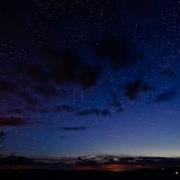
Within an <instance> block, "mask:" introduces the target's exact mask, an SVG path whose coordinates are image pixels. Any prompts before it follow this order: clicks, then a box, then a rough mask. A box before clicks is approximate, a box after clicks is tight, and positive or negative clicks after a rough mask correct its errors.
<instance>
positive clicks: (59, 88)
mask: <svg viewBox="0 0 180 180" xmlns="http://www.w3.org/2000/svg"><path fill="white" fill-rule="evenodd" d="M179 19H180V1H178V0H165V1H162V0H156V1H155V0H152V1H144V0H137V1H136V2H135V1H133V0H96V1H95V0H74V1H72V0H71V1H70V0H61V1H58V0H46V1H44V0H32V1H28V2H27V3H26V2H23V1H20V0H19V1H17V2H11V1H10V0H6V1H2V2H1V3H0V24H1V27H2V28H1V29H0V37H1V38H0V67H1V68H0V128H1V129H0V150H1V153H2V154H11V153H15V154H18V155H23V156H35V157H59V156H70V155H84V154H101V153H109V154H117V153H122V154H130V155H150V156H179V155H180V152H179V148H180V141H179V139H178V137H179V136H180V133H179V128H178V127H179V125H180V121H179V117H180V112H179V100H180V96H179V95H180V94H179V90H180V86H179V84H180V80H179V74H180V70H179V69H180V63H179V58H180V21H179Z"/></svg>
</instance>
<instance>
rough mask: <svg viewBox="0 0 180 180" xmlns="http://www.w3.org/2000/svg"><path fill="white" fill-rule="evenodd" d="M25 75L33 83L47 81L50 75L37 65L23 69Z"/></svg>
mask: <svg viewBox="0 0 180 180" xmlns="http://www.w3.org/2000/svg"><path fill="white" fill-rule="evenodd" d="M25 73H26V75H27V76H28V77H29V78H30V79H32V80H34V81H48V80H49V79H50V74H49V73H48V72H47V71H46V70H45V68H44V67H43V66H41V65H39V64H30V65H27V66H26V67H25Z"/></svg>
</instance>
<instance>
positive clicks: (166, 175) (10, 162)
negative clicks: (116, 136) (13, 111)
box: [0, 155, 180, 180]
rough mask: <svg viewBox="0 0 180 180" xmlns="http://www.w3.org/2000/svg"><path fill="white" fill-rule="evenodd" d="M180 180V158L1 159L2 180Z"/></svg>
mask: <svg viewBox="0 0 180 180" xmlns="http://www.w3.org/2000/svg"><path fill="white" fill-rule="evenodd" d="M6 179H17V180H36V179H38V180H40V179H43V180H56V179H57V180H66V179H72V180H95V179H98V180H101V179H102V180H106V179H110V180H116V179H118V180H119V179H120V180H121V179H145V180H149V179H151V180H154V179H170V180H173V179H180V159H179V158H160V157H159V158H158V157H156V158H154V157H122V156H94V157H92V156H84V157H77V158H61V159H34V158H26V157H20V156H15V155H11V156H2V155H1V156H0V180H6Z"/></svg>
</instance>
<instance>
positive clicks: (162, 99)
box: [155, 89, 178, 103]
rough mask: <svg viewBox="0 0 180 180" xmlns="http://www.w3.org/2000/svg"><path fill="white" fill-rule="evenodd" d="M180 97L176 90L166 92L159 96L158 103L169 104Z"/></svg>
mask: <svg viewBox="0 0 180 180" xmlns="http://www.w3.org/2000/svg"><path fill="white" fill-rule="evenodd" d="M177 96H178V92H177V91H176V90H171V89H170V90H166V91H164V92H162V93H160V94H158V95H157V97H156V100H155V101H156V102H162V103H163V102H168V101H171V100H173V99H175V98H176V97H177Z"/></svg>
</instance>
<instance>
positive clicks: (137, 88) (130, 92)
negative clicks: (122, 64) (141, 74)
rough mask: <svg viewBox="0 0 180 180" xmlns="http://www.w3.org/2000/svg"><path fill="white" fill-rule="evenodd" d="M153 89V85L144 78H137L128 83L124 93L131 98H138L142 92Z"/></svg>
mask: <svg viewBox="0 0 180 180" xmlns="http://www.w3.org/2000/svg"><path fill="white" fill-rule="evenodd" d="M152 90H153V87H152V86H150V85H149V84H147V83H146V82H144V81H143V80H142V79H135V80H134V81H132V82H130V83H127V84H126V86H125V94H124V95H125V96H127V97H128V98H129V99H130V100H136V99H137V96H138V95H139V94H140V93H142V92H148V91H152Z"/></svg>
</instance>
